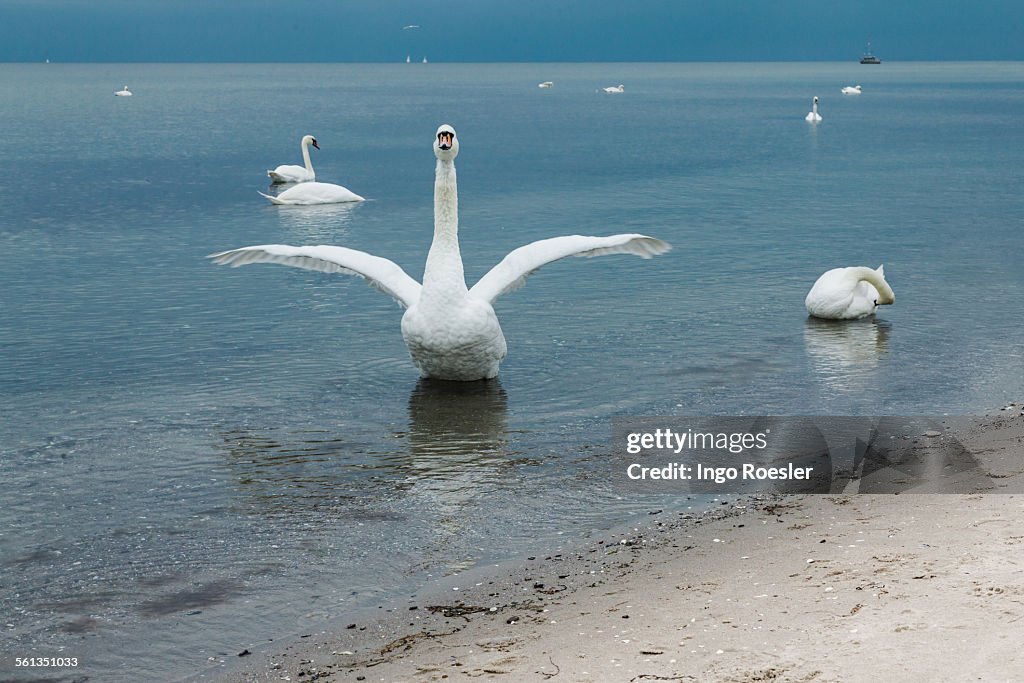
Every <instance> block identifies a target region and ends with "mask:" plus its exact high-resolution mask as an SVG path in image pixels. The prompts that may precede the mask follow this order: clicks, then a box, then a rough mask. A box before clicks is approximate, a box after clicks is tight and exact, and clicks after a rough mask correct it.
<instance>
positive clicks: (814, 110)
mask: <svg viewBox="0 0 1024 683" xmlns="http://www.w3.org/2000/svg"><path fill="white" fill-rule="evenodd" d="M804 119H806V120H807V121H808V122H810V123H821V114H819V113H818V96H817V95H815V96H814V101H813V102H811V110H810V111H809V112H807V116H805V117H804Z"/></svg>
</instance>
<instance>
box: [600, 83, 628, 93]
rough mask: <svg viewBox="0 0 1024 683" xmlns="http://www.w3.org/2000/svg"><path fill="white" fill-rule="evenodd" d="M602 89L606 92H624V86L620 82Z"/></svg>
mask: <svg viewBox="0 0 1024 683" xmlns="http://www.w3.org/2000/svg"><path fill="white" fill-rule="evenodd" d="M603 90H604V91H605V92H606V93H617V92H626V86H624V85H622V84H621V83H619V84H618V85H612V86H609V87H607V88H603Z"/></svg>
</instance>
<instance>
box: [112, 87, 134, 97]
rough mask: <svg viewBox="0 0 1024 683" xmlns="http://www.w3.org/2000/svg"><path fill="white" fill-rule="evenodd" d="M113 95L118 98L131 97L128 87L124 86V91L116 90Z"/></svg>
mask: <svg viewBox="0 0 1024 683" xmlns="http://www.w3.org/2000/svg"><path fill="white" fill-rule="evenodd" d="M114 94H115V95H117V96H118V97H131V96H132V91H131V90H129V89H128V86H127V85H126V86H124V90H118V91H117V92H115V93H114Z"/></svg>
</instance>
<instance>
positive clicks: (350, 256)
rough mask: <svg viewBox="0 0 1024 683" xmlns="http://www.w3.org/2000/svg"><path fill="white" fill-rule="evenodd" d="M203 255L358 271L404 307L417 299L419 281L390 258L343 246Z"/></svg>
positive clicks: (236, 262) (233, 261)
mask: <svg viewBox="0 0 1024 683" xmlns="http://www.w3.org/2000/svg"><path fill="white" fill-rule="evenodd" d="M207 258H211V259H213V261H214V262H215V263H219V264H221V265H225V266H232V267H235V268H237V267H238V266H246V265H249V264H250V263H280V264H282V265H285V266H294V267H296V268H305V269H306V270H318V271H320V272H321V273H346V274H348V275H358V276H359V277H361V278H363V279H364V280H366V281H367V283H369V284H370V285H371V286H373V287H376V288H377V289H379V290H380V291H382V292H384V293H385V294H389V295H390V296H391V297H393V298H394V299H395V301H397V302H398V303H399V304H400V305H401V306H402V307H404V308H409V307H410V306H412V305H413V304H415V303H416V302H417V301H419V298H420V289H422V287H421V286H420V283H418V282H416V281H415V280H413V279H412V278H411V277H409V276H408V275H407V274H406V272H405V271H404V270H402V268H401V267H400V266H399V265H398V264H396V263H395V262H394V261H389V260H388V259H386V258H381V257H379V256H373V255H371V254H367V253H366V252H365V251H358V250H356V249H348V248H346V247H334V246H328V245H320V246H316V247H292V246H288V245H287V244H262V245H258V246H254V247H242V248H241V249H232V250H231V251H222V252H220V253H219V254H210V255H209V256H208V257H207Z"/></svg>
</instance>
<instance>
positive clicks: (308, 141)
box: [292, 135, 320, 149]
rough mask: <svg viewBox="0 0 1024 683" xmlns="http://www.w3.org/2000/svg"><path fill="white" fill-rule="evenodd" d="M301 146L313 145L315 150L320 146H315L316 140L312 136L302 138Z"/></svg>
mask: <svg viewBox="0 0 1024 683" xmlns="http://www.w3.org/2000/svg"><path fill="white" fill-rule="evenodd" d="M292 139H293V140H294V138H292ZM302 144H304V145H313V146H314V147H316V148H317V149H320V145H318V144H316V138H315V137H313V136H312V135H306V136H303V138H302Z"/></svg>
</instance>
